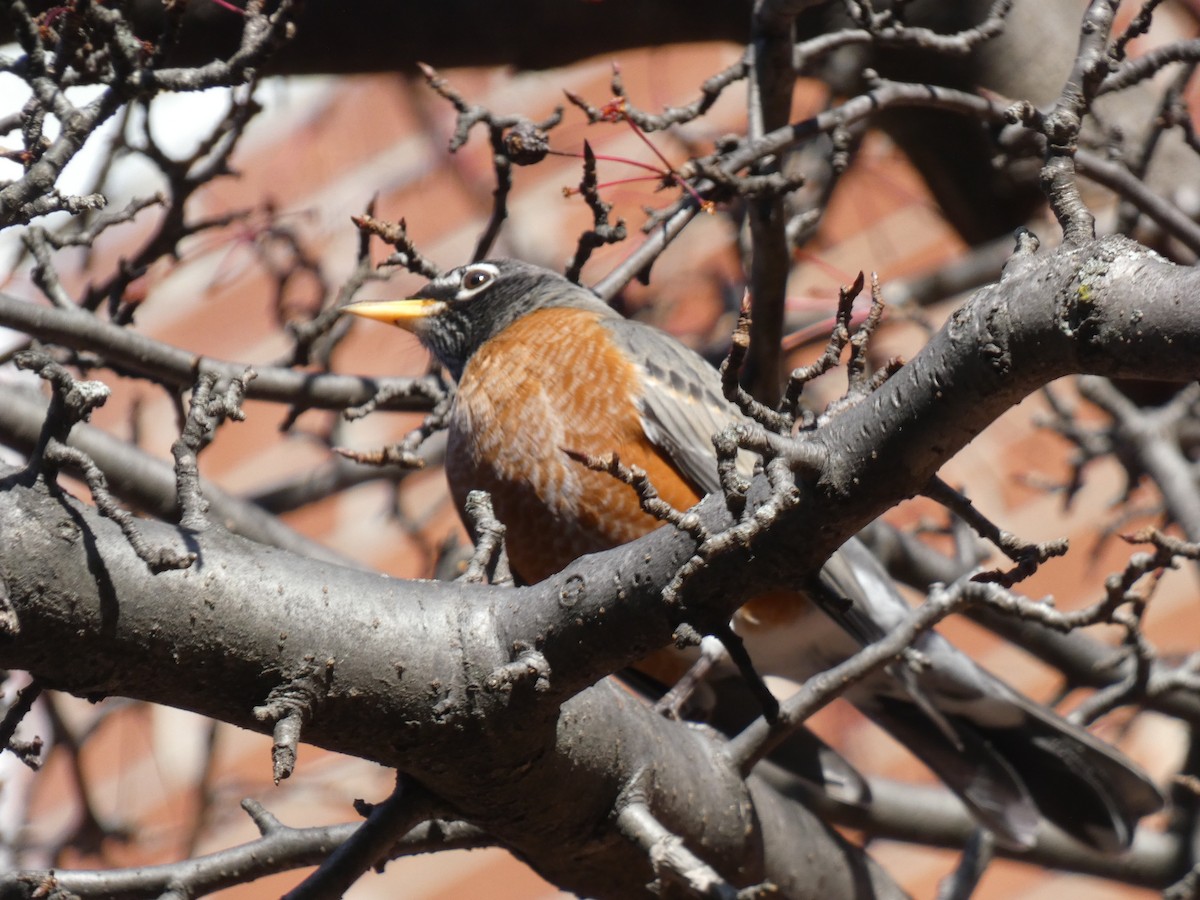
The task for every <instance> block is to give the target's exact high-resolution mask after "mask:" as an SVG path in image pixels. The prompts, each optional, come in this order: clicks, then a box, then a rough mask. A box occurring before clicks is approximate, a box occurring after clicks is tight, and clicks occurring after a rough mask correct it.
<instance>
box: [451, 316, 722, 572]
mask: <svg viewBox="0 0 1200 900" xmlns="http://www.w3.org/2000/svg"><path fill="white" fill-rule="evenodd" d="M642 390H643V386H642V385H641V383H640V382H639V380H638V378H637V374H636V371H635V370H634V368H633V367H632V366H631V365H630V364H629V363H628V361H627V360H625V358H624V357H623V356H622V355H621V354H620V352H619V351H618V350H617V348H616V347H614V345H613V343H612V339H611V337H610V336H609V333H608V331H607V330H606V329H605V328H604V326H603V325H601V324H600V321H599V316H598V315H597V314H596V313H594V312H589V311H584V310H573V309H546V310H539V311H538V312H534V313H531V314H530V315H528V316H525V317H524V318H522V319H520V320H518V321H517V322H515V323H514V324H512V325H510V326H509V327H508V328H506V329H505V330H504V331H503V332H502V333H501V334H499V335H497V336H496V337H494V338H492V339H491V340H489V341H488V342H487V343H486V344H484V346H483V347H481V348H480V349H479V350H478V351H477V352H476V353H475V355H474V356H472V358H471V360H470V362H468V363H467V366H466V369H465V370H464V371H463V375H462V378H461V379H460V381H459V388H458V395H457V397H456V398H455V401H454V409H453V411H452V413H451V419H450V439H449V446H448V450H447V460H446V474H447V477H448V479H449V481H450V489H451V492H452V493H453V495H454V498H455V500H456V502H457V503H458V505H459V508H460V509H461V508H462V505H463V503H464V501H465V499H466V495H467V493H468V492H469V491H471V490H473V489H483V490H486V491H488V492H489V493H491V495H492V501H493V503H494V505H495V509H496V515H497V516H498V518H499V519H500V521H502V522H503V523H504V524H505V526H506V527H507V528H508V541H507V545H508V552H509V560H510V562H511V563H512V566H513V568H514V570H515V571H516V572H517V573H518V574H519V575H520V576H521V577H522V578H523V579H525V580H526V581H530V582H533V581H540V580H541V579H543V578H545V577H547V576H549V575H551V574H553V573H555V572H557V571H559V570H560V569H561V568H562V567H563V566H565V565H566V564H567V563H569V562H570V561H571V560H573V559H575V558H576V557H578V556H581V555H583V554H584V553H593V552H597V551H600V550H606V549H609V548H611V547H614V546H617V545H618V544H623V543H626V542H627V541H631V540H634V539H635V538H638V537H641V536H642V535H643V534H646V533H647V532H649V531H652V530H654V529H655V528H658V527H660V525H661V523H660V522H659V521H658V520H657V519H655V518H654V517H652V516H650V515H648V514H647V513H645V512H643V510H642V509H641V506H640V505H639V503H638V499H637V495H636V493H635V492H634V490H633V489H632V488H630V487H629V486H628V485H625V484H622V483H621V482H619V481H617V480H616V479H615V478H613V477H612V476H610V475H607V474H604V473H600V472H593V471H591V470H590V469H588V468H587V467H586V466H584V465H583V464H581V463H579V462H576V461H575V460H573V459H571V458H570V456H568V455H567V453H566V452H565V451H567V450H571V451H574V452H576V453H583V454H597V455H600V454H606V453H617V454H618V455H619V456H620V458H621V460H622V462H624V463H625V464H626V465H636V466H640V467H641V468H643V469H645V470H646V472H647V473H648V474H649V476H650V480H651V483H652V484H653V485H654V486H655V488H656V489H657V490H658V492H659V494H660V495H661V496H662V498H663V499H664V500H666V501H667V502H668V503H670V504H672V505H673V506H675V507H676V508H678V509H686V508H688V507H689V506H692V505H693V504H694V503H695V502H696V501H697V500H699V494H698V493H697V491H696V490H695V489H694V488H693V487H692V486H691V485H690V484H688V482H687V481H686V480H685V479H684V478H683V477H682V476H681V475H680V474H679V472H678V470H677V469H676V468H675V467H674V465H672V463H671V461H670V460H669V459H668V458H666V457H665V456H664V455H663V453H662V451H660V450H659V449H658V448H657V447H655V446H654V445H652V444H651V443H650V442H649V441H648V440H647V438H646V435H645V432H644V431H643V430H642V426H641V420H640V416H639V414H638V411H637V408H636V407H635V405H634V404H635V402H636V400H637V398H638V397H639V396H640V394H641V391H642Z"/></svg>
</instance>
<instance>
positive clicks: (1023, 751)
mask: <svg viewBox="0 0 1200 900" xmlns="http://www.w3.org/2000/svg"><path fill="white" fill-rule="evenodd" d="M346 312H350V313H353V314H355V315H358V316H363V317H366V318H370V319H376V320H379V321H383V322H388V323H392V324H395V325H398V326H400V327H402V328H405V329H407V330H408V331H411V332H413V333H414V334H415V335H416V336H417V337H418V338H419V339H420V340H421V342H422V343H423V344H424V345H425V346H426V347H427V348H428V349H429V350H431V351H432V352H433V353H434V354H435V355H436V356H437V358H438V359H439V360H440V361H441V363H442V364H443V365H444V366H445V367H446V368H447V369H448V370H449V371H450V372H451V374H452V375H453V376H454V378H455V379H456V380H457V382H458V392H457V395H456V396H455V399H454V405H453V408H452V410H451V413H450V420H449V431H450V435H449V444H448V449H447V460H446V475H447V478H448V480H449V482H450V489H451V492H452V493H453V495H454V498H455V500H456V502H457V503H458V505H459V508H460V510H461V509H462V507H463V504H464V503H465V501H466V497H467V494H468V492H470V491H471V490H475V489H482V490H486V491H488V492H490V494H491V496H492V502H493V504H494V507H495V512H496V515H497V517H498V518H499V519H500V521H501V522H503V523H504V524H505V526H506V527H507V539H506V545H507V550H508V556H509V561H510V563H511V565H512V568H513V570H514V571H515V572H516V573H517V574H518V575H519V576H520V577H521V578H522V579H523V580H524V581H526V582H528V583H533V582H537V581H540V580H542V579H544V578H546V577H547V576H549V575H552V574H554V573H555V572H558V571H559V570H560V569H562V568H563V567H564V566H566V565H567V564H568V563H569V562H571V561H572V560H574V559H575V558H576V557H578V556H581V555H583V554H585V553H593V552H598V551H602V550H607V549H610V548H612V547H614V546H616V545H618V544H622V543H625V542H627V541H631V540H634V539H636V538H638V537H641V536H642V535H644V534H646V533H648V532H650V531H652V530H653V529H655V528H658V527H660V526H661V525H662V522H661V521H660V520H659V519H657V518H655V517H654V516H652V515H650V514H649V513H647V512H646V511H645V510H644V509H643V508H642V504H641V502H640V500H639V497H638V495H637V493H636V492H635V491H634V489H633V488H631V487H629V486H628V485H627V484H625V483H623V482H621V481H619V480H618V479H616V478H614V477H612V476H611V475H610V474H608V473H605V472H600V471H596V470H595V469H594V468H592V467H589V466H587V465H585V463H584V462H583V461H581V460H583V459H584V458H585V457H587V456H589V455H590V456H594V457H597V458H599V457H601V456H604V455H607V454H612V453H616V454H617V455H618V456H619V458H620V460H621V461H622V462H624V463H625V464H627V465H629V466H637V467H640V468H641V469H643V470H645V472H646V473H647V475H648V476H649V479H650V482H651V483H652V484H653V485H654V487H655V488H656V489H657V491H658V494H659V495H660V497H661V498H662V499H664V500H665V501H667V503H669V504H670V505H671V506H673V507H675V508H676V509H680V510H682V509H687V508H689V507H691V506H693V505H694V504H695V503H697V502H698V501H699V500H700V499H701V498H702V497H703V496H704V495H706V494H708V493H712V492H715V491H719V490H721V487H720V481H719V478H718V470H717V456H716V451H715V450H714V448H713V443H712V437H713V435H714V434H716V433H717V432H719V431H721V430H722V429H724V428H726V427H727V426H728V425H730V424H734V423H740V422H745V421H746V420H745V419H744V417H743V415H742V413H741V411H740V410H739V409H738V408H737V407H735V406H734V405H732V404H731V403H729V402H728V401H727V400H726V399H725V398H724V396H723V394H722V390H721V382H720V378H719V376H718V374H717V372H716V371H715V370H714V369H713V368H712V367H711V366H709V365H708V363H706V362H705V361H704V360H703V359H702V358H701V357H699V356H698V355H697V354H695V353H694V352H692V351H691V350H689V349H688V348H686V347H684V346H683V345H682V344H680V343H679V342H677V341H676V340H674V339H673V338H671V337H669V336H668V335H666V334H663V333H662V332H660V331H657V330H655V329H654V328H651V327H649V326H647V325H643V324H641V323H638V322H633V321H630V320H627V319H624V318H623V317H621V316H620V315H618V314H617V313H616V312H614V311H613V310H611V309H610V308H609V307H608V306H607V305H606V304H605V303H603V302H602V301H601V300H600V299H599V298H598V297H596V296H595V295H594V294H592V293H591V292H590V291H588V290H586V289H585V288H582V287H580V286H578V285H575V284H572V283H571V282H569V281H567V280H566V279H565V278H563V277H562V276H561V275H558V274H557V273H555V272H551V271H549V270H547V269H543V268H540V267H538V266H534V265H530V264H527V263H523V262H518V261H514V260H490V261H486V262H478V263H473V264H471V265H467V266H462V267H461V268H457V269H454V270H453V271H451V272H448V273H446V274H445V275H442V276H440V277H438V278H436V279H434V280H433V281H431V282H430V283H429V284H427V285H426V286H425V287H424V288H422V289H421V290H420V291H418V292H417V294H416V295H415V296H414V297H412V298H410V299H407V300H397V301H366V302H361V303H355V304H352V305H350V306H348V307H346ZM908 612H909V608H908V605H907V603H906V602H905V601H904V599H903V598H902V597H901V596H900V595H899V594H898V593H897V592H896V591H895V589H894V588H893V587H892V585H891V582H890V581H889V580H888V578H887V576H886V574H885V573H884V572H883V571H882V569H881V567H880V566H879V564H878V563H877V562H876V560H875V559H874V557H872V556H871V554H870V553H869V552H868V551H867V550H866V548H865V547H864V546H863V545H862V544H861V543H859V542H858V541H857V540H853V539H852V540H851V541H850V542H849V543H847V544H846V545H845V546H844V547H843V548H842V549H841V550H839V551H838V552H837V553H835V554H834V556H833V557H831V558H830V560H829V561H828V562H827V563H826V564H825V566H824V568H823V569H822V571H821V573H820V577H819V579H818V580H817V583H816V584H815V585H814V586H813V588H812V590H811V591H808V592H807V595H806V594H801V593H796V592H790V593H787V594H773V595H771V597H769V598H756V599H755V600H753V601H751V602H750V603H748V604H747V605H746V606H745V607H743V609H742V610H741V611H739V613H738V614H736V615H735V617H734V628H735V630H736V631H737V632H738V633H739V634H740V635H741V636H742V638H743V639H744V640H745V641H746V646H747V649H748V650H749V653H750V656H751V658H752V659H753V660H754V661H755V663H756V666H757V667H758V669H759V671H761V672H763V673H765V674H774V675H780V676H784V677H788V678H791V679H793V680H796V681H803V680H804V679H805V678H807V677H809V676H810V675H812V674H814V673H816V672H819V671H822V670H823V669H825V668H828V667H829V666H831V665H834V664H836V663H838V662H840V661H842V660H843V659H846V658H848V657H849V656H850V655H852V654H853V653H854V652H855V651H856V650H857V649H859V648H860V647H861V646H863V645H864V644H866V643H870V642H872V641H874V640H876V639H878V638H879V637H881V636H883V635H885V634H887V633H888V632H889V630H891V629H892V628H893V627H895V626H896V625H898V624H899V623H900V622H902V621H903V620H904V619H905V617H906V616H907V614H908ZM916 649H917V650H919V651H920V653H921V654H922V655H923V656H924V657H925V658H926V659H927V664H926V665H924V666H922V667H920V668H919V669H918V668H915V667H909V666H907V665H905V664H902V663H897V664H894V665H893V666H891V667H889V668H888V669H886V670H884V671H880V672H878V673H877V674H876V675H875V676H872V677H868V678H867V679H865V680H864V681H862V682H860V683H859V684H857V685H855V686H854V687H852V688H851V689H850V690H849V691H848V692H847V694H846V697H847V699H849V700H850V701H851V702H852V703H854V704H855V705H856V706H858V707H859V708H860V709H861V710H862V711H863V712H865V713H866V714H867V716H869V717H870V718H871V719H873V720H874V721H875V722H876V723H878V724H879V725H881V726H882V727H884V728H886V729H887V730H888V731H889V732H891V733H892V734H893V735H894V736H895V737H896V738H898V739H899V740H900V741H901V742H902V743H904V744H905V745H906V746H907V747H908V748H909V749H910V750H911V751H912V752H913V753H914V754H915V755H916V756H917V757H918V758H920V759H921V760H923V761H924V762H925V763H926V764H927V765H928V766H929V767H930V768H931V769H932V770H933V771H934V772H935V773H937V774H938V775H939V776H940V777H941V778H942V780H943V781H944V782H945V783H946V784H947V785H948V786H949V787H950V788H951V789H952V790H953V791H954V792H955V793H957V794H958V796H959V797H961V798H962V800H963V802H964V803H965V804H966V805H967V807H968V808H969V809H970V810H971V811H972V813H973V814H974V815H975V817H976V818H977V819H978V821H979V822H980V823H981V824H983V825H984V826H985V827H987V828H988V829H990V830H991V831H993V832H994V833H995V834H996V835H997V837H998V838H999V839H1001V840H1002V841H1004V842H1006V843H1008V844H1011V845H1016V846H1031V845H1032V844H1033V843H1034V842H1035V839H1036V831H1037V828H1038V824H1039V821H1040V819H1041V817H1045V818H1047V819H1049V820H1051V821H1053V822H1055V823H1056V824H1058V825H1059V826H1061V827H1062V828H1064V829H1065V830H1066V831H1068V832H1069V833H1071V834H1073V835H1075V836H1076V837H1077V838H1078V839H1079V840H1081V841H1083V842H1085V843H1088V844H1090V845H1092V846H1095V847H1098V848H1101V849H1106V850H1115V849H1120V848H1124V847H1127V846H1128V845H1129V842H1130V840H1131V839H1132V834H1133V830H1134V827H1135V825H1136V822H1137V820H1138V819H1139V818H1140V817H1141V816H1143V815H1146V814H1148V813H1150V812H1153V811H1155V810H1157V809H1159V808H1160V806H1161V804H1162V799H1161V796H1160V795H1159V793H1158V791H1157V790H1156V789H1155V787H1154V786H1153V784H1152V783H1151V782H1150V781H1149V780H1148V779H1147V777H1146V776H1145V775H1144V774H1142V773H1141V772H1140V771H1138V770H1137V769H1136V768H1135V767H1134V766H1133V764H1132V763H1130V762H1129V761H1128V760H1127V759H1125V758H1124V757H1123V756H1122V755H1121V754H1120V753H1118V752H1117V751H1116V750H1114V749H1113V748H1111V747H1109V746H1108V745H1107V744H1105V743H1103V742H1101V741H1099V740H1098V739H1096V738H1094V737H1093V736H1092V735H1090V734H1088V733H1087V732H1086V731H1084V730H1083V729H1081V728H1077V727H1075V726H1073V725H1071V724H1069V723H1067V722H1065V721H1064V720H1063V719H1061V718H1060V717H1059V716H1058V715H1056V714H1055V713H1054V712H1052V711H1051V710H1049V709H1047V708H1046V707H1044V706H1041V705H1039V704H1037V703H1035V702H1033V701H1032V700H1029V699H1028V698H1026V697H1024V696H1022V695H1021V694H1019V693H1017V692H1016V691H1015V690H1013V689H1012V688H1010V687H1008V685H1006V684H1004V683H1003V682H1002V681H1000V680H999V679H997V678H995V677H994V676H992V675H990V674H989V673H987V672H985V671H984V670H983V669H981V668H980V667H979V666H977V665H976V664H975V663H974V662H972V661H971V660H970V659H969V658H968V657H967V656H965V655H964V654H962V653H961V652H960V651H958V650H957V649H955V648H954V647H953V646H952V645H951V644H950V643H949V642H948V641H946V640H945V639H944V638H942V637H941V636H940V635H938V634H936V633H927V634H925V635H923V636H922V637H921V638H920V639H919V640H918V641H917V643H916Z"/></svg>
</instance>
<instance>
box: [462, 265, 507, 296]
mask: <svg viewBox="0 0 1200 900" xmlns="http://www.w3.org/2000/svg"><path fill="white" fill-rule="evenodd" d="M499 274H500V272H499V270H497V268H496V267H495V266H492V265H488V264H487V263H476V264H475V265H473V266H468V267H467V268H466V269H464V270H463V273H462V278H461V279H460V280H459V284H460V285H461V287H460V288H459V291H458V299H460V300H462V299H465V298H467V297H470V296H472V295H474V294H477V293H478V292H479V291H482V290H483V289H484V288H486V287H487V286H488V285H490V284H491V283H492V282H493V281H495V280H496V276H497V275H499Z"/></svg>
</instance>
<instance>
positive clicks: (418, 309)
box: [342, 297, 446, 331]
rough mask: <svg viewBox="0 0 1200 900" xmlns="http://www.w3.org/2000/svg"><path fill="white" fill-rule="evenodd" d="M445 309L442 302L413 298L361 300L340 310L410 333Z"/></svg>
mask: <svg viewBox="0 0 1200 900" xmlns="http://www.w3.org/2000/svg"><path fill="white" fill-rule="evenodd" d="M445 308H446V304H445V302H444V301H442V300H428V299H425V298H423V297H413V298H411V299H409V300H362V301H360V302H358V303H351V304H350V305H349V306H345V307H343V308H342V312H344V313H350V314H351V315H355V316H362V317H363V318H364V319H375V320H376V321H377V322H388V323H390V324H392V325H398V326H400V327H401V328H403V329H405V330H406V331H412V329H413V326H414V325H416V324H417V323H418V322H420V321H421V320H422V319H427V318H429V317H430V316H436V315H437V314H438V313H440V312H441V311H442V310H444V309H445Z"/></svg>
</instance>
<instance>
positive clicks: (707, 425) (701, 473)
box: [604, 319, 755, 494]
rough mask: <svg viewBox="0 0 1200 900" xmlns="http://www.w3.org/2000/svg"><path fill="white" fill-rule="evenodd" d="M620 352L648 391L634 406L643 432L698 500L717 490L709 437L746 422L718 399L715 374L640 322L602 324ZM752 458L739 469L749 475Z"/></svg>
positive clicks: (744, 458)
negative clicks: (648, 388)
mask: <svg viewBox="0 0 1200 900" xmlns="http://www.w3.org/2000/svg"><path fill="white" fill-rule="evenodd" d="M604 326H605V327H606V328H608V329H609V330H610V331H611V332H612V333H613V337H614V338H615V339H616V341H617V343H618V344H619V345H620V347H621V348H622V349H623V350H625V351H626V352H627V353H628V354H629V356H630V358H631V359H632V360H633V361H634V363H635V365H636V366H637V367H638V371H639V374H640V375H641V377H642V379H643V381H644V382H645V383H646V384H647V385H649V386H651V387H653V388H654V389H653V390H648V391H645V392H644V393H643V394H642V396H641V398H640V399H639V402H638V410H639V412H640V413H641V415H642V427H643V428H645V430H646V436H647V437H648V438H650V440H651V442H653V443H654V444H655V445H656V446H659V447H661V448H662V449H663V450H665V451H666V452H667V454H668V456H669V457H670V458H671V460H672V462H674V464H675V465H676V467H677V468H678V469H679V471H680V473H681V474H682V475H683V476H684V477H685V478H686V479H687V480H688V481H690V482H691V483H692V486H693V487H695V488H696V489H697V490H698V491H699V492H700V493H702V494H711V493H712V492H713V491H716V490H718V489H719V488H720V480H719V478H718V477H717V454H716V451H715V450H714V449H713V443H712V439H713V435H715V434H717V433H718V432H719V431H722V430H724V429H725V428H727V427H728V426H730V425H736V424H738V423H742V422H745V421H746V419H745V417H744V416H743V415H742V414H741V411H740V410H738V409H737V407H735V406H734V405H733V404H731V403H730V402H729V401H728V400H726V399H725V397H724V395H723V394H722V393H721V379H720V376H719V375H718V374H717V371H716V370H715V369H714V368H713V367H712V366H710V365H709V364H708V363H707V362H706V361H705V360H704V358H703V357H701V356H700V355H699V354H697V353H694V352H692V351H691V350H689V349H688V348H687V347H685V346H683V345H682V344H680V343H678V342H676V341H672V340H664V339H663V336H662V335H661V334H660V333H659V332H657V331H655V330H654V329H652V328H650V327H649V326H647V325H643V324H641V323H640V322H633V321H630V320H628V319H611V320H610V319H606V320H604ZM754 459H755V458H754V455H753V454H752V453H748V452H746V451H742V453H740V454H739V455H738V469H739V470H740V471H742V472H743V474H746V475H749V474H750V473H751V472H753V471H754Z"/></svg>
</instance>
